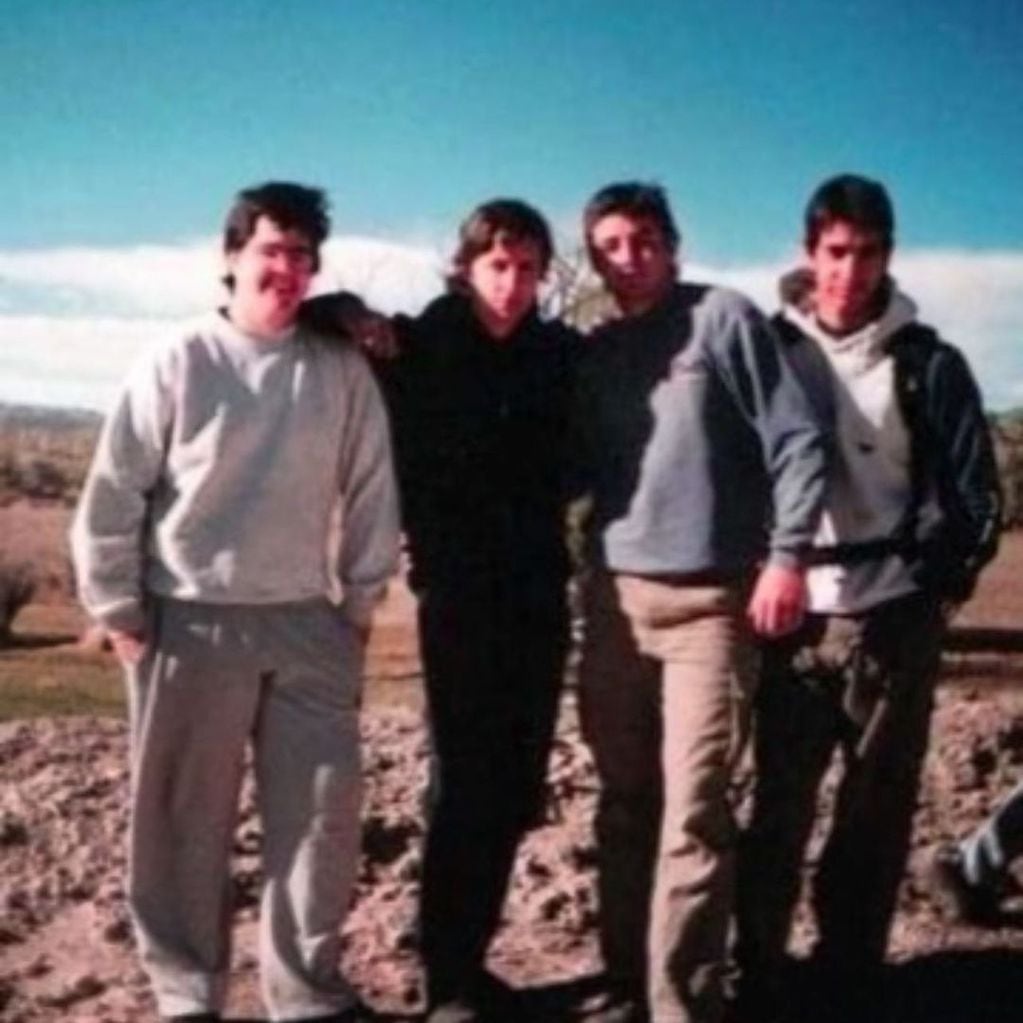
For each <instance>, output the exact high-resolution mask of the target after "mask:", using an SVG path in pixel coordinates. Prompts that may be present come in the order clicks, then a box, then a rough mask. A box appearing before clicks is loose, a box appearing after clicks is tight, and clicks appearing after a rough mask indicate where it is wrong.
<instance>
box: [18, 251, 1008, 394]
mask: <svg viewBox="0 0 1023 1023" xmlns="http://www.w3.org/2000/svg"><path fill="white" fill-rule="evenodd" d="M440 252H441V250H440V246H438V245H435V244H430V243H418V242H417V243H416V244H404V243H401V242H398V241H385V240H380V239H372V238H340V239H334V240H331V241H330V242H328V244H327V245H326V246H325V249H324V268H323V271H322V273H321V275H320V278H319V280H318V281H317V285H316V287H317V288H318V289H320V290H326V289H331V288H336V287H344V288H348V289H350V290H353V291H356V292H358V293H359V294H362V295H363V296H364V297H365V298H366V300H367V301H368V302H369V303H370V304H371V305H374V306H376V307H377V308H380V309H381V310H383V311H385V312H394V311H398V310H402V311H408V312H416V311H418V310H419V309H420V308H422V306H423V305H424V304H425V303H426V302H427V301H429V299H430V298H431V297H432V296H434V295H435V294H437V293H438V292H439V291H440V290H441V288H442V284H443V280H442V278H443V271H444V261H443V259H442V257H441V254H440ZM796 258H797V256H796V254H792V257H791V258H784V259H779V260H777V261H776V262H772V263H761V264H755V265H749V266H736V267H725V268H715V267H710V266H700V265H693V266H691V267H690V266H688V265H687V266H686V267H685V270H684V272H685V274H686V276H689V277H692V278H695V279H705V280H713V281H718V282H721V283H724V284H729V285H731V286H733V287H736V288H738V289H739V290H741V291H745V292H746V293H747V294H749V295H751V296H752V297H753V298H754V299H755V300H756V301H757V302H758V303H760V304H761V305H762V306H763V307H764V308H766V309H771V308H773V307H774V306H775V304H776V297H775V296H776V282H777V278H778V277H779V275H780V274H781V273H782V272H783V271H785V270H786V269H788V268H789V267H790V266H791V265H793V263H794V262H795V260H796ZM893 270H894V273H895V275H896V276H897V278H898V279H899V281H900V283H901V284H902V285H903V287H904V288H905V290H906V291H907V292H908V293H909V294H911V295H912V296H913V297H914V298H915V299H916V301H917V302H918V303H919V305H920V310H921V316H922V318H923V319H925V320H926V321H927V322H929V323H932V324H934V325H935V326H936V327H937V328H938V329H939V330H940V331H941V332H942V334H943V335H944V336H945V337H947V338H948V339H949V340H950V341H952V342H953V343H955V344H957V345H958V346H959V347H961V348H962V349H963V351H964V352H966V354H967V355H968V356H969V358H970V360H971V362H972V364H973V367H974V369H975V371H976V373H977V376H978V378H979V380H980V382H981V384H982V387H983V389H984V393H985V396H986V399H987V402H988V404H989V405H990V406H991V407H993V408H1004V407H1007V406H1010V405H1013V404H1016V403H1018V402H1020V401H1021V400H1023V343H1021V342H1023V252H1020V251H1004V252H970V251H956V250H924V251H905V252H899V253H898V254H897V258H896V260H895V263H894V267H893ZM219 275H220V261H219V255H218V251H217V243H216V242H215V241H214V240H212V239H207V240H201V241H194V242H188V243H183V244H181V245H177V246H175V245H165V246H152V245H145V246H136V247H132V248H124V249H85V248H63V249H55V250H49V251H43V250H37V251H7V252H0V401H30V402H38V403H41V404H73V405H85V406H89V407H94V408H100V407H104V406H105V405H106V404H107V403H108V402H109V400H110V397H111V396H112V394H113V393H114V391H115V390H116V387H117V384H118V382H119V380H120V379H121V377H122V376H123V375H124V372H125V371H126V369H127V366H128V364H129V363H130V361H131V360H132V358H133V357H134V355H135V353H137V352H138V351H139V349H140V348H141V347H142V346H143V345H145V344H148V343H150V342H151V341H152V340H153V339H154V338H155V337H156V336H158V335H159V334H160V333H162V332H164V331H166V330H167V329H168V328H169V327H170V325H171V324H172V322H173V321H174V320H175V319H177V318H180V317H183V316H187V315H191V314H193V313H195V312H199V311H201V310H203V309H205V308H208V307H209V306H210V305H212V304H214V303H215V302H216V301H218V300H219V298H220V297H221V292H220V286H219V280H218V279H219Z"/></svg>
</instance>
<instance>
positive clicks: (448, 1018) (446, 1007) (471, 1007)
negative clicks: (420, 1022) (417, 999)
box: [426, 996, 483, 1023]
mask: <svg viewBox="0 0 1023 1023" xmlns="http://www.w3.org/2000/svg"><path fill="white" fill-rule="evenodd" d="M482 1021H483V1015H482V1013H481V1010H480V1008H479V1006H478V1005H476V1004H475V1003H474V1002H473V1001H472V999H470V998H467V997H464V996H461V997H458V998H450V999H448V1000H447V1001H445V1002H439V1003H438V1004H437V1005H435V1006H434V1007H433V1008H432V1009H430V1011H429V1012H427V1014H426V1023H482Z"/></svg>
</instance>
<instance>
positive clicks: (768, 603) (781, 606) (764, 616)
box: [746, 565, 806, 637]
mask: <svg viewBox="0 0 1023 1023" xmlns="http://www.w3.org/2000/svg"><path fill="white" fill-rule="evenodd" d="M805 611H806V579H805V577H804V574H803V570H802V569H801V568H789V567H786V566H784V565H767V566H766V567H765V568H764V569H763V571H761V573H760V575H759V577H758V578H757V582H756V585H755V586H754V587H753V596H752V597H750V602H749V606H748V607H747V609H746V616H747V618H748V619H749V621H750V624H751V625H752V626H753V629H754V631H756V632H758V633H760V635H762V636H768V637H774V636H784V635H785V634H786V633H788V632H792V631H793V630H794V629H797V628H798V627H799V624H800V623H801V622H802V620H803V613H804V612H805Z"/></svg>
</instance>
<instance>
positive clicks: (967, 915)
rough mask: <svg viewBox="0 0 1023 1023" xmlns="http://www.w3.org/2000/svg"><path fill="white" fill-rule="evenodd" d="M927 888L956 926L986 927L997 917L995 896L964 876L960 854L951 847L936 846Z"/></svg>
mask: <svg viewBox="0 0 1023 1023" xmlns="http://www.w3.org/2000/svg"><path fill="white" fill-rule="evenodd" d="M930 878H931V884H932V886H933V888H934V890H935V892H936V894H937V895H938V897H939V899H940V900H941V903H942V905H943V906H944V908H945V911H946V912H947V913H948V915H949V916H950V917H952V918H953V919H954V920H957V921H959V922H960V923H966V924H974V925H976V926H979V927H990V926H992V925H994V924H995V923H997V922H998V920H999V918H1000V916H1001V910H1000V906H999V898H998V894H997V893H996V892H994V891H992V890H991V889H990V888H988V887H986V886H984V885H978V884H972V883H971V882H970V880H969V879H968V878H967V876H966V867H965V864H964V863H963V854H962V850H961V849H960V848H959V846H957V845H955V844H953V843H947V844H945V845H939V846H938V848H937V849H936V850H935V851H934V856H933V858H932V860H931V866H930Z"/></svg>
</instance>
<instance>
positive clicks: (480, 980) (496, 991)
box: [426, 970, 522, 1023]
mask: <svg viewBox="0 0 1023 1023" xmlns="http://www.w3.org/2000/svg"><path fill="white" fill-rule="evenodd" d="M521 1019H522V1012H521V1007H520V997H519V993H518V991H516V990H515V988H513V987H511V986H510V985H509V984H506V983H505V982H504V981H503V980H501V978H500V977H497V976H495V975H494V974H493V973H490V972H489V971H488V970H481V971H480V972H479V973H478V974H477V975H476V976H475V977H474V978H473V980H472V981H471V983H469V984H467V985H466V986H465V988H464V989H463V990H460V991H458V992H457V993H456V994H453V995H452V996H451V997H445V998H443V999H441V1000H438V1001H437V1002H435V1004H434V1005H433V1006H432V1007H431V1008H430V1010H429V1011H428V1012H427V1014H426V1023H502V1021H505V1020H506V1021H508V1023H521Z"/></svg>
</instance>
